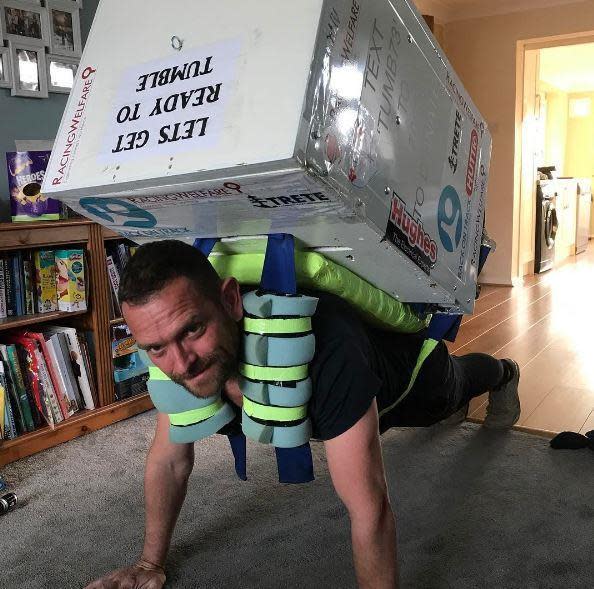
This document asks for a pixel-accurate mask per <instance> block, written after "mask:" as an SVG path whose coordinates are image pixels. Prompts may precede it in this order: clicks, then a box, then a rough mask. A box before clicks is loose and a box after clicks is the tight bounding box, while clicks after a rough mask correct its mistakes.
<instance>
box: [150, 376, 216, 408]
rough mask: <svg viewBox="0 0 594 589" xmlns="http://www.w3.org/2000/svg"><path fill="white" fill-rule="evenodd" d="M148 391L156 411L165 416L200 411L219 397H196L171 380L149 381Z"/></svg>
mask: <svg viewBox="0 0 594 589" xmlns="http://www.w3.org/2000/svg"><path fill="white" fill-rule="evenodd" d="M148 390H149V394H150V396H151V400H152V402H153V403H154V405H155V407H156V408H157V410H158V411H160V412H161V413H167V414H170V413H182V412H183V411H191V410H192V409H200V408H201V407H206V406H208V405H212V403H215V402H216V401H218V399H219V396H213V397H205V398H203V397H196V396H194V395H192V393H190V392H189V391H187V390H186V389H185V388H184V387H182V386H181V385H179V384H176V383H175V382H173V381H172V380H152V379H149V381H148Z"/></svg>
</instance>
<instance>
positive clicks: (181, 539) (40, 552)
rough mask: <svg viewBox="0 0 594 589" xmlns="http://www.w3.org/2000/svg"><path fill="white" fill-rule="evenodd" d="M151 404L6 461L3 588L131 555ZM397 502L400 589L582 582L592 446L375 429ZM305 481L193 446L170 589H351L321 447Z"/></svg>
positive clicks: (97, 570)
mask: <svg viewBox="0 0 594 589" xmlns="http://www.w3.org/2000/svg"><path fill="white" fill-rule="evenodd" d="M153 419H154V414H153V413H148V414H144V415H141V416H138V417H135V418H133V419H130V420H128V421H125V422H122V423H119V424H116V425H114V426H112V427H110V428H107V429H105V430H102V431H100V432H96V433H93V434H91V435H88V436H86V437H84V438H81V439H79V440H75V441H72V442H70V443H68V444H63V445H62V446H59V447H57V448H55V449H53V450H50V451H47V452H45V453H42V454H40V455H37V456H34V457H31V458H29V459H25V460H22V461H20V462H18V463H15V464H12V465H9V466H7V467H5V468H4V469H3V472H2V474H3V475H4V477H5V478H6V479H7V480H8V481H9V482H10V483H12V484H13V485H14V487H15V490H16V491H17V492H18V493H19V495H20V497H21V506H20V508H19V509H18V510H16V511H13V512H11V513H10V514H8V515H6V516H2V517H0V569H1V573H0V586H1V587H2V588H8V589H33V588H34V589H39V588H51V589H66V588H71V587H72V588H79V587H82V586H83V585H84V584H85V583H86V582H88V581H90V580H91V579H93V578H94V577H97V576H99V575H101V574H103V573H105V572H107V571H109V570H111V569H113V568H116V567H119V566H122V565H124V564H127V563H130V562H132V561H133V560H134V559H135V557H136V556H137V555H138V552H139V550H140V543H141V540H142V529H143V508H142V469H143V462H144V457H145V452H146V449H147V446H148V444H149V442H150V439H151V435H152V428H153ZM383 446H384V454H385V461H386V468H387V473H388V478H389V483H390V487H391V493H392V497H393V502H394V505H395V507H396V509H397V513H398V516H397V518H398V529H399V551H400V563H401V578H402V587H403V588H405V589H433V588H435V589H444V588H447V589H449V588H456V589H458V588H465V589H466V588H481V587H485V588H487V587H488V588H493V587H500V588H516V587H517V588H522V589H530V588H547V589H548V588H562V587H563V588H578V587H589V586H592V584H593V579H592V577H593V575H594V564H593V563H594V453H593V452H591V451H589V450H581V451H574V452H572V451H553V450H550V449H549V448H548V442H547V441H546V440H544V439H542V438H538V437H534V436H530V435H527V434H522V433H517V432H507V433H492V432H487V431H484V430H482V429H481V428H480V427H478V426H476V425H472V424H465V425H463V426H458V427H445V426H437V427H434V428H431V429H425V430H421V429H414V430H392V431H390V432H388V433H387V434H386V435H385V436H384V437H383ZM314 454H315V460H316V470H317V476H318V478H317V480H316V482H315V483H313V484H311V485H305V486H281V485H279V484H277V483H276V482H275V481H276V479H275V477H276V472H275V468H276V467H275V462H274V456H273V454H272V453H271V452H270V449H269V448H262V447H256V446H252V447H250V449H249V469H250V472H251V479H250V480H249V481H248V482H246V483H242V482H240V481H238V480H237V479H236V478H235V475H234V473H233V472H232V466H231V460H230V450H228V447H227V441H226V439H225V438H222V437H218V436H217V437H214V438H211V439H209V440H207V441H206V442H205V443H202V444H201V445H200V447H199V448H198V449H197V458H196V467H195V471H194V474H193V476H192V479H191V484H190V489H189V492H188V498H187V501H186V504H185V506H184V509H183V511H182V515H181V518H180V522H179V524H178V528H177V531H176V535H175V539H174V543H173V547H172V551H171V554H170V559H169V563H168V568H169V571H170V572H169V582H168V584H167V587H177V588H186V587H187V588H193V587H200V588H203V589H209V588H240V587H241V588H251V587H257V588H261V589H279V588H283V587H288V588H316V589H317V588H325V589H326V588H327V589H348V588H351V587H354V586H355V584H354V581H353V568H352V564H351V556H350V545H349V525H348V517H347V515H346V513H345V511H344V509H343V508H342V507H341V506H340V505H339V504H338V502H337V500H336V499H335V496H334V493H333V490H332V487H331V483H330V479H329V476H328V473H327V469H326V464H325V459H324V456H323V448H322V446H321V445H320V444H315V445H314Z"/></svg>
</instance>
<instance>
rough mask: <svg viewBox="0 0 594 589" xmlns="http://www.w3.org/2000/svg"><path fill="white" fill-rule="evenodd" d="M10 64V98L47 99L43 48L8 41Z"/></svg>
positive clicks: (45, 65) (45, 64)
mask: <svg viewBox="0 0 594 589" xmlns="http://www.w3.org/2000/svg"><path fill="white" fill-rule="evenodd" d="M8 49H9V53H10V61H11V64H12V86H11V90H10V94H11V96H25V97H28V98H47V97H48V92H47V63H46V59H45V47H39V46H38V45H29V44H27V43H19V42H18V41H9V42H8Z"/></svg>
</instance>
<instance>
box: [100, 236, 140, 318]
mask: <svg viewBox="0 0 594 589" xmlns="http://www.w3.org/2000/svg"><path fill="white" fill-rule="evenodd" d="M136 249H137V247H136V246H134V245H130V243H129V242H126V241H119V242H118V241H111V242H107V243H106V244H105V256H106V260H107V273H108V275H109V283H110V285H111V297H110V314H111V319H117V318H119V317H121V316H122V309H121V308H120V303H119V301H118V289H119V288H120V277H121V275H122V272H123V271H124V268H125V267H126V264H127V263H128V260H129V259H130V257H131V256H132V255H134V252H135V251H136Z"/></svg>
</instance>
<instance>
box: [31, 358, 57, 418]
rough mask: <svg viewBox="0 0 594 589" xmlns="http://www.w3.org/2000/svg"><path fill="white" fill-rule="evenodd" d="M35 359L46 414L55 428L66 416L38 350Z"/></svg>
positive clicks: (43, 359)
mask: <svg viewBox="0 0 594 589" xmlns="http://www.w3.org/2000/svg"><path fill="white" fill-rule="evenodd" d="M35 358H36V360H37V375H38V377H39V384H40V387H41V389H42V399H43V401H44V403H45V407H46V412H47V415H48V425H49V426H50V427H53V426H54V424H56V423H61V422H62V421H64V415H63V414H62V409H61V408H60V403H59V402H58V397H57V396H56V391H55V390H54V385H53V383H52V379H51V378H50V375H49V372H48V369H47V364H46V362H45V358H44V357H43V354H42V353H41V350H40V349H39V348H38V349H37V350H36V351H35Z"/></svg>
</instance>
